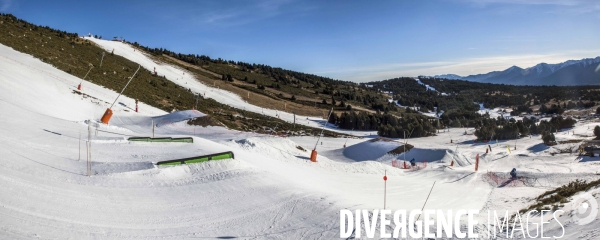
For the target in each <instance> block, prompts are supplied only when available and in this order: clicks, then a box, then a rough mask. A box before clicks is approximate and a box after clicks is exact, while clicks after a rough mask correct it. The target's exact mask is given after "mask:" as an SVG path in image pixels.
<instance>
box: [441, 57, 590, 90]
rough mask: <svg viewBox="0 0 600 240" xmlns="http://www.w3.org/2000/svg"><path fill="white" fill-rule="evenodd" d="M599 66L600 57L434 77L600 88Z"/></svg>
mask: <svg viewBox="0 0 600 240" xmlns="http://www.w3.org/2000/svg"><path fill="white" fill-rule="evenodd" d="M598 64H600V56H598V57H595V58H583V59H580V60H567V61H564V62H561V63H555V64H549V63H545V62H542V63H539V64H536V65H535V66H532V67H529V68H521V67H518V66H511V67H509V68H507V69H505V70H502V71H492V72H488V73H482V74H475V75H469V76H459V75H456V74H443V75H435V76H434V77H436V78H446V79H452V80H466V81H474V82H482V83H496V84H511V85H558V86H568V85H590V84H592V85H600V72H599V71H596V68H597V66H600V65H598Z"/></svg>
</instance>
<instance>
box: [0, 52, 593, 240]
mask: <svg viewBox="0 0 600 240" xmlns="http://www.w3.org/2000/svg"><path fill="white" fill-rule="evenodd" d="M115 54H119V51H118V50H115ZM0 56H2V57H0V109H1V110H2V112H3V113H9V114H2V115H0V121H1V122H2V124H0V144H1V146H2V147H1V148H0V154H1V155H2V156H3V157H2V158H0V166H1V167H0V185H1V186H2V188H0V205H1V206H2V207H1V208H0V214H1V215H2V217H1V218H0V226H2V227H0V236H1V238H7V239H24V238H52V239H56V238H58V239H65V238H74V239H91V238H101V239H106V238H144V239H157V238H168V239H182V238H258V239H302V238H305V239H333V238H338V237H339V229H340V221H339V213H340V210H341V209H350V210H353V209H381V208H382V207H383V202H384V199H383V192H384V183H383V181H382V176H383V175H384V173H386V175H387V178H388V179H387V182H386V184H387V189H386V191H387V203H386V205H387V206H386V207H387V208H388V209H394V210H396V209H406V210H407V211H411V210H414V209H421V208H422V207H423V201H425V199H426V198H427V197H428V192H429V190H430V189H431V186H432V185H433V183H434V182H437V184H438V185H436V188H435V189H434V190H433V191H432V192H431V196H430V198H429V200H428V202H427V208H429V209H445V210H454V211H457V210H459V209H479V210H480V211H481V212H485V211H487V210H490V209H491V210H509V211H511V212H513V213H514V212H515V211H517V210H519V209H522V208H525V207H527V206H529V205H531V203H532V199H533V198H534V197H536V196H538V195H539V194H541V193H543V192H545V191H547V190H549V189H553V188H556V187H558V186H560V185H563V184H566V183H568V182H570V181H573V180H575V179H584V180H595V179H597V175H596V174H597V173H598V171H599V170H600V167H599V165H598V164H597V161H598V159H597V158H592V157H587V156H583V157H580V156H577V155H576V154H559V153H557V152H559V150H560V149H561V148H566V147H572V146H571V145H569V144H562V145H557V146H553V147H546V146H540V145H539V144H540V142H541V140H540V139H539V138H531V139H528V138H524V139H520V140H519V142H518V145H519V147H518V150H513V151H512V152H511V153H509V152H508V151H507V150H506V149H507V148H506V146H507V145H510V146H512V145H513V143H514V141H500V142H498V143H489V145H491V147H492V149H493V151H492V152H490V153H488V154H485V149H486V148H488V143H474V142H473V141H472V140H473V139H472V138H473V136H471V135H463V132H464V131H465V129H462V128H458V129H451V130H450V131H449V132H448V133H447V134H446V133H443V134H439V135H438V136H434V137H427V138H416V139H410V140H409V142H410V144H411V145H414V146H415V148H414V149H412V150H411V151H409V152H407V153H405V154H406V158H407V159H412V158H416V159H417V160H421V159H426V160H428V161H429V162H430V163H429V164H428V165H427V168H425V169H422V170H420V171H414V172H411V171H406V170H403V169H398V168H394V167H392V166H391V161H392V160H397V159H404V156H392V155H388V154H386V153H387V152H388V151H389V149H390V148H392V147H398V146H400V144H399V143H398V142H369V141H370V139H368V138H367V139H342V138H338V139H334V138H322V139H321V140H322V142H323V144H322V145H321V143H319V144H318V145H317V150H318V151H319V155H320V156H319V161H318V162H316V163H313V162H310V161H309V159H308V157H309V153H308V152H305V151H303V150H302V149H312V148H313V147H314V143H315V141H316V138H314V137H291V138H280V137H273V136H265V135H259V134H253V133H241V132H237V131H231V130H227V129H225V128H222V127H206V128H198V127H195V126H189V125H187V124H186V123H185V119H188V118H189V117H195V116H200V115H203V114H202V113H197V111H196V112H189V111H183V112H176V113H173V114H167V113H166V112H164V111H162V110H159V109H156V108H153V107H151V106H144V109H145V110H144V111H142V112H140V113H136V112H133V111H130V109H129V108H128V107H126V106H123V105H120V104H119V105H115V107H114V109H113V111H114V115H113V118H112V120H111V122H110V125H105V124H100V123H99V119H100V118H101V116H102V113H103V112H104V110H105V109H106V108H107V107H109V106H110V102H112V100H114V99H115V97H116V96H117V95H118V93H117V92H114V91H111V90H108V89H106V88H103V87H101V86H97V85H95V84H93V83H88V82H86V83H85V86H86V87H85V88H84V89H83V91H82V92H83V93H84V94H86V95H87V96H92V97H94V98H91V97H85V96H84V95H81V94H76V93H75V92H77V90H76V89H77V85H78V84H79V83H80V82H81V80H82V79H79V78H77V77H74V76H71V75H69V74H67V73H64V72H62V71H59V70H58V69H56V68H54V67H52V66H50V65H48V64H46V63H43V62H41V61H39V60H38V59H35V58H33V57H31V56H29V55H25V54H22V53H19V52H16V51H14V50H12V49H10V48H8V47H5V46H3V45H0ZM140 64H142V63H140ZM142 66H143V67H145V66H144V64H142ZM164 67H165V68H168V67H170V66H167V65H165V66H164ZM171 68H172V67H171ZM157 69H159V70H160V66H157ZM173 69H175V68H173ZM186 76H187V74H186ZM209 90H210V89H209ZM213 94H214V93H213ZM207 95H208V93H207ZM218 95H222V96H221V97H222V98H223V99H235V98H236V96H234V95H232V94H230V93H227V92H223V93H220V94H214V97H215V98H216V97H217V96H218ZM119 99H120V101H122V102H126V103H133V102H134V101H135V100H134V99H131V98H128V97H127V96H121V98H119ZM142 104H143V103H142ZM236 104H243V101H241V102H236ZM255 108H256V109H258V108H257V107H255ZM282 115H284V114H282ZM153 122H156V123H158V124H157V126H156V128H155V134H156V137H165V136H169V137H192V138H193V143H144V142H135V143H132V142H129V141H127V139H128V138H129V137H134V136H150V135H151V134H152V126H153ZM594 124H598V123H593V122H588V123H578V124H577V125H576V127H575V128H574V129H572V131H575V132H577V133H583V132H586V128H587V126H588V125H594ZM88 126H91V128H92V131H88ZM362 135H368V133H367V134H364V133H363V134H362ZM88 136H89V138H90V140H89V143H90V144H91V148H90V149H87V150H86V149H85V147H83V148H82V147H81V146H83V144H80V143H83V142H86V141H88V140H87V139H88ZM556 138H557V140H568V139H573V138H575V136H573V135H569V134H567V132H559V133H557V134H556ZM449 139H454V140H455V141H454V142H453V143H450V141H449ZM346 140H348V143H347V144H348V146H347V149H350V150H349V152H347V153H344V150H343V145H344V144H345V141H346ZM398 141H399V140H398ZM567 145H568V146H567ZM227 151H231V152H233V153H234V154H235V159H226V160H219V161H207V162H201V163H196V164H191V165H179V166H164V167H163V166H156V163H157V162H160V161H164V160H170V159H179V158H190V157H194V156H199V155H206V154H212V153H218V152H227ZM86 153H91V155H87V154H86ZM477 154H480V156H481V162H480V166H479V171H477V172H474V166H473V165H472V164H473V161H474V159H475V156H476V155H477ZM86 156H91V161H92V176H91V177H88V176H86ZM342 156H343V157H342ZM451 160H454V161H456V165H455V166H454V167H452V168H449V167H448V165H449V163H448V161H451ZM461 161H462V162H461ZM513 167H516V168H517V169H519V171H521V172H526V173H529V174H532V175H535V176H538V178H537V179H538V180H539V184H537V183H536V185H535V186H533V187H530V186H517V187H511V188H497V187H496V186H493V185H491V184H489V182H487V181H486V179H485V178H484V176H485V175H486V173H487V172H488V171H490V172H508V171H510V169H512V168H513ZM598 192H599V189H597V188H594V189H590V190H589V191H588V192H587V194H590V195H592V196H595V198H598ZM582 194H583V193H582ZM580 195H581V194H579V195H577V197H578V196H580ZM569 201H570V202H567V203H565V207H564V208H563V210H564V211H565V213H564V214H563V215H561V216H560V217H559V220H560V223H563V224H564V228H565V239H577V238H579V239H594V238H597V237H598V236H600V234H599V233H598V231H597V229H598V224H597V222H598V217H597V216H596V217H595V222H592V223H591V224H587V225H578V224H575V222H574V220H573V219H572V218H571V217H570V214H571V215H572V214H573V213H575V211H577V205H575V204H576V199H575V198H574V199H570V200H569ZM479 217H480V218H479V219H478V221H479V222H480V223H482V224H481V225H479V226H477V228H476V231H477V232H479V233H480V234H483V235H485V232H486V230H487V229H486V226H485V225H484V224H483V223H485V222H486V221H487V220H486V219H485V215H481V216H479ZM537 217H538V218H539V216H537ZM541 217H542V218H544V219H545V220H548V219H549V217H551V216H550V215H548V216H541ZM538 223H539V221H538ZM360 228H361V229H362V231H363V232H365V229H364V228H365V226H364V225H362V226H361V227H360ZM545 230H546V231H547V234H546V236H553V235H555V236H560V235H561V226H560V225H559V224H558V223H557V222H556V221H551V223H549V224H546V226H545ZM377 232H379V231H378V230H377Z"/></svg>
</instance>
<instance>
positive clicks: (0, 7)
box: [0, 0, 12, 12]
mask: <svg viewBox="0 0 600 240" xmlns="http://www.w3.org/2000/svg"><path fill="white" fill-rule="evenodd" d="M11 6H12V0H0V12H6V11H8V10H9V9H10V7H11Z"/></svg>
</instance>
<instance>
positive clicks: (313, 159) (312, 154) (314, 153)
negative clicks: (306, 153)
mask: <svg viewBox="0 0 600 240" xmlns="http://www.w3.org/2000/svg"><path fill="white" fill-rule="evenodd" d="M310 161H311V162H317V150H312V152H310Z"/></svg>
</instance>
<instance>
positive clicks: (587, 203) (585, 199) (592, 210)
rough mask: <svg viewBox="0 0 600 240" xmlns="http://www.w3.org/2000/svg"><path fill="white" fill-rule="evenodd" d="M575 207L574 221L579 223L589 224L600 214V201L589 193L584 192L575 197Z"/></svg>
mask: <svg viewBox="0 0 600 240" xmlns="http://www.w3.org/2000/svg"><path fill="white" fill-rule="evenodd" d="M574 207H575V209H574V210H575V212H574V214H573V221H575V223H577V224H578V225H586V224H589V223H591V222H592V221H594V219H596V216H597V215H598V202H597V201H596V198H594V196H592V195H591V194H589V193H583V194H580V195H579V196H577V197H575V201H574Z"/></svg>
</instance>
